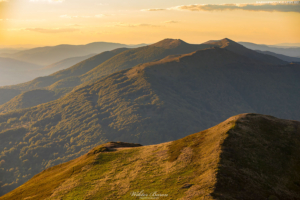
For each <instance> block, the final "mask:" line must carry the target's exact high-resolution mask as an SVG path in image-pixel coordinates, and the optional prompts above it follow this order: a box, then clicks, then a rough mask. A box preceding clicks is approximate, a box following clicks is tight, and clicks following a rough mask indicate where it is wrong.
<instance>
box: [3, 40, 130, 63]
mask: <svg viewBox="0 0 300 200" xmlns="http://www.w3.org/2000/svg"><path fill="white" fill-rule="evenodd" d="M123 47H128V48H134V47H135V46H128V45H125V44H119V43H109V42H94V43H90V44H86V45H58V46H47V47H37V48H33V49H28V50H24V51H19V52H17V53H14V54H11V55H7V57H10V58H14V59H17V60H22V61H25V62H31V63H35V64H38V65H43V66H48V65H51V64H53V63H56V62H59V61H61V60H64V59H67V58H71V57H80V56H87V55H90V54H99V53H102V52H104V51H110V50H113V49H116V48H123Z"/></svg>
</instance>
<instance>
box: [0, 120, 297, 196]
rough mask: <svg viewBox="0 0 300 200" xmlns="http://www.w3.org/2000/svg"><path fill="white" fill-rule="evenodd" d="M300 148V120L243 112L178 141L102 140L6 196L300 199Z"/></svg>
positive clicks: (36, 176)
mask: <svg viewBox="0 0 300 200" xmlns="http://www.w3.org/2000/svg"><path fill="white" fill-rule="evenodd" d="M299 153H300V122H297V121H290V120H282V119H278V118H275V117H271V116H266V115H258V114H241V115H237V116H234V117H231V118H229V119H227V120H226V121H224V122H222V123H220V124H218V125H216V126H214V127H212V128H210V129H207V130H205V131H202V132H199V133H195V134H192V135H189V136H187V137H184V138H182V139H179V140H175V141H172V142H167V143H163V144H157V145H151V146H140V145H138V144H131V143H123V142H109V143H106V144H103V145H100V146H97V147H95V148H93V149H92V150H90V151H89V152H88V153H87V154H85V155H83V156H81V157H79V158H76V159H75V160H72V161H69V162H67V163H63V164H60V165H57V166H54V167H51V168H48V169H46V170H44V171H43V172H41V173H39V174H37V175H35V176H34V177H33V178H32V179H30V180H29V181H28V182H26V183H25V184H24V185H22V186H20V187H18V188H17V189H15V190H13V191H12V192H10V193H8V194H6V195H4V196H2V197H0V199H1V200H18V199H32V200H35V199H36V200H40V199H48V200H51V199H126V200H127V199H137V198H139V197H145V196H140V195H149V196H146V197H148V198H155V197H159V198H160V199H182V200H184V199H185V200H187V199H206V200H217V199H222V200H227V199H228V200H229V199H231V200H240V199H247V200H257V199H268V200H279V199H286V200H293V199H299V198H300V192H299V191H300V183H299V180H300V159H299Z"/></svg>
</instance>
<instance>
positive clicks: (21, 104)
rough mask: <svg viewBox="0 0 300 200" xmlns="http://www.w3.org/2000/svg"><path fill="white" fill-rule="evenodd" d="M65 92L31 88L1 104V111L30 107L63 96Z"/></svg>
mask: <svg viewBox="0 0 300 200" xmlns="http://www.w3.org/2000/svg"><path fill="white" fill-rule="evenodd" d="M65 92H66V91H65V90H55V91H52V90H42V89H37V90H30V91H28V92H24V93H22V94H20V95H18V96H16V97H14V98H13V99H11V100H10V101H9V102H7V103H5V104H3V105H1V106H0V113H5V112H9V111H12V110H18V109H22V108H29V107H33V106H36V105H39V104H42V103H46V102H49V101H53V100H56V99H58V98H60V97H62V96H63V95H64V94H65Z"/></svg>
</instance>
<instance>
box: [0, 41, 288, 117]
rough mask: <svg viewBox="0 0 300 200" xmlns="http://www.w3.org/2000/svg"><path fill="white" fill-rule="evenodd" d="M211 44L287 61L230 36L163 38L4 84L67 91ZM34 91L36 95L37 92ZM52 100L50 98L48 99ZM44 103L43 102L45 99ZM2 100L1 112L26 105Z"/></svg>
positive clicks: (267, 59) (21, 88) (272, 60)
mask: <svg viewBox="0 0 300 200" xmlns="http://www.w3.org/2000/svg"><path fill="white" fill-rule="evenodd" d="M211 47H220V48H225V49H229V50H231V51H232V52H235V53H237V54H240V55H243V56H247V57H249V58H252V59H255V60H257V61H261V62H266V63H270V64H286V62H285V61H282V60H280V59H278V58H276V57H273V56H269V55H265V54H261V53H257V52H255V51H252V50H249V49H247V48H245V47H243V46H242V45H239V44H238V43H235V42H233V41H232V40H229V39H224V40H221V41H219V42H211V41H209V42H206V43H204V44H199V45H194V44H188V43H186V42H184V41H182V40H172V39H165V40H162V41H160V42H158V43H155V44H153V45H149V46H145V47H140V48H135V49H126V48H121V49H116V50H114V51H110V52H104V53H101V54H99V55H97V56H94V57H92V58H90V59H87V60H85V61H82V62H80V63H78V64H76V65H74V66H72V67H70V68H68V69H66V70H63V71H59V72H57V73H54V74H52V75H50V76H45V77H40V78H37V79H35V80H33V81H30V82H27V83H24V84H19V85H14V86H10V87H5V89H10V90H16V91H23V92H26V91H29V90H33V89H46V90H57V89H60V90H61V89H63V88H67V89H66V90H64V91H65V92H69V91H70V90H72V89H73V88H75V87H83V86H84V85H86V84H89V83H92V82H94V81H95V80H99V79H101V78H103V77H105V76H107V75H110V74H112V73H114V72H117V71H120V70H123V69H128V68H131V67H134V66H136V65H138V64H142V63H146V62H151V61H154V60H159V59H162V58H164V57H166V56H170V55H176V54H185V53H191V52H193V51H196V50H200V49H205V48H211ZM6 91H7V90H3V89H1V88H0V94H1V95H4V96H5V95H6V94H5V92H6ZM40 91H41V90H40ZM35 94H36V95H38V94H37V93H35ZM1 95H0V96H1ZM38 96H40V95H38ZM57 97H58V96H57ZM19 99H20V98H19ZM51 100H53V99H52V98H51ZM33 102H36V103H38V102H39V101H35V100H34V98H32V102H31V103H24V104H22V105H34V104H33ZM44 102H46V100H45V101H44ZM4 103H6V104H5V105H3V106H2V107H0V112H1V111H2V112H3V111H4V110H5V111H10V110H9V109H8V108H25V107H22V106H20V105H12V104H15V103H16V101H14V100H12V101H11V102H7V101H1V99H0V105H1V104H4ZM36 105H38V104H36Z"/></svg>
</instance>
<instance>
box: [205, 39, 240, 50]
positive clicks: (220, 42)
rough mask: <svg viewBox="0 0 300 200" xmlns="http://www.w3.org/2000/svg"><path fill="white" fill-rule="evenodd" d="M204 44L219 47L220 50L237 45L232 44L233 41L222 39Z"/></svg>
mask: <svg viewBox="0 0 300 200" xmlns="http://www.w3.org/2000/svg"><path fill="white" fill-rule="evenodd" d="M204 44H211V45H216V46H219V47H220V48H225V47H227V46H229V45H239V44H238V43H236V42H234V41H233V40H230V39H228V38H224V39H222V40H210V41H207V42H205V43H204Z"/></svg>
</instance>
